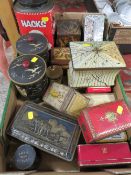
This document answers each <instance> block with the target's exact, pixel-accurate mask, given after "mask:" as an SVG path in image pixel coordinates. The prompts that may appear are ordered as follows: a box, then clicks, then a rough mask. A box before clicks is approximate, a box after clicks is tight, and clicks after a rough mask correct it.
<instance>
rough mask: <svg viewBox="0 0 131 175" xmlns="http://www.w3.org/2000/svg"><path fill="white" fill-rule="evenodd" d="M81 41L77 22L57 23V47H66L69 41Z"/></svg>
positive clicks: (65, 21) (62, 21)
mask: <svg viewBox="0 0 131 175" xmlns="http://www.w3.org/2000/svg"><path fill="white" fill-rule="evenodd" d="M80 40H81V28H80V23H79V21H78V20H59V21H57V46H58V47H67V46H69V42H71V41H80Z"/></svg>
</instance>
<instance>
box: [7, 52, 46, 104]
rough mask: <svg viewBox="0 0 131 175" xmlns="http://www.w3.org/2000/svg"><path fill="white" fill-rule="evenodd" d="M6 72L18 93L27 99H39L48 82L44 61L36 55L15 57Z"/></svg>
mask: <svg viewBox="0 0 131 175" xmlns="http://www.w3.org/2000/svg"><path fill="white" fill-rule="evenodd" d="M8 73H9V77H10V79H11V80H12V81H13V83H14V84H15V85H16V88H17V90H18V91H19V92H20V94H21V95H22V96H23V97H26V99H29V100H33V101H37V100H38V99H41V97H42V95H43V94H44V92H45V91H46V89H47V87H48V84H49V81H48V78H47V76H46V63H45V61H44V59H43V58H41V57H40V56H38V55H37V56H36V55H22V56H19V57H17V58H16V59H15V60H14V61H13V62H12V63H11V64H10V67H9V70H8Z"/></svg>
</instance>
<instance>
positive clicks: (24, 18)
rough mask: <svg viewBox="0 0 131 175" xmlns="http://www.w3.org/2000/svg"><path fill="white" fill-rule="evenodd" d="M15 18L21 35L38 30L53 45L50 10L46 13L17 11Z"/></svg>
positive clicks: (52, 24)
mask: <svg viewBox="0 0 131 175" xmlns="http://www.w3.org/2000/svg"><path fill="white" fill-rule="evenodd" d="M16 18H17V22H18V25H19V30H20V34H21V35H26V34H28V33H29V32H31V31H40V32H41V33H43V34H44V36H45V37H46V38H47V40H48V42H49V43H50V44H51V46H52V47H53V46H54V35H53V34H54V20H53V15H52V10H51V11H49V12H47V13H19V12H16Z"/></svg>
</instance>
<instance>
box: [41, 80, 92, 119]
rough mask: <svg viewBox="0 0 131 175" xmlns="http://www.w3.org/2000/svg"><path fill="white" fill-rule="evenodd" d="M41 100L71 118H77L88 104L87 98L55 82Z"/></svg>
mask: <svg viewBox="0 0 131 175" xmlns="http://www.w3.org/2000/svg"><path fill="white" fill-rule="evenodd" d="M43 100H44V102H45V103H47V104H48V105H50V106H52V107H53V108H55V109H57V110H58V111H60V112H64V113H67V114H69V115H71V116H73V117H78V116H79V115H80V112H81V111H82V110H83V109H84V108H85V107H87V106H88V103H89V98H86V97H85V96H84V95H82V94H80V93H79V92H77V91H75V90H74V89H72V88H70V87H68V86H65V85H63V84H59V83H56V82H54V83H52V84H51V85H50V86H49V88H48V89H47V91H46V93H45V94H44V97H43Z"/></svg>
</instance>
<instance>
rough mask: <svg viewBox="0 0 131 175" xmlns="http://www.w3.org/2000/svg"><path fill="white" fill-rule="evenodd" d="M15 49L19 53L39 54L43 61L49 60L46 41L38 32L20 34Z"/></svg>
mask: <svg viewBox="0 0 131 175" xmlns="http://www.w3.org/2000/svg"><path fill="white" fill-rule="evenodd" d="M16 49H17V52H18V53H19V54H20V55H24V54H27V55H32V54H34V55H39V56H41V57H42V58H44V60H45V62H46V63H47V62H48V61H49V52H48V41H47V39H46V37H44V36H43V35H42V34H39V33H29V34H27V35H23V36H21V37H20V38H19V39H18V40H17V42H16Z"/></svg>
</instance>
